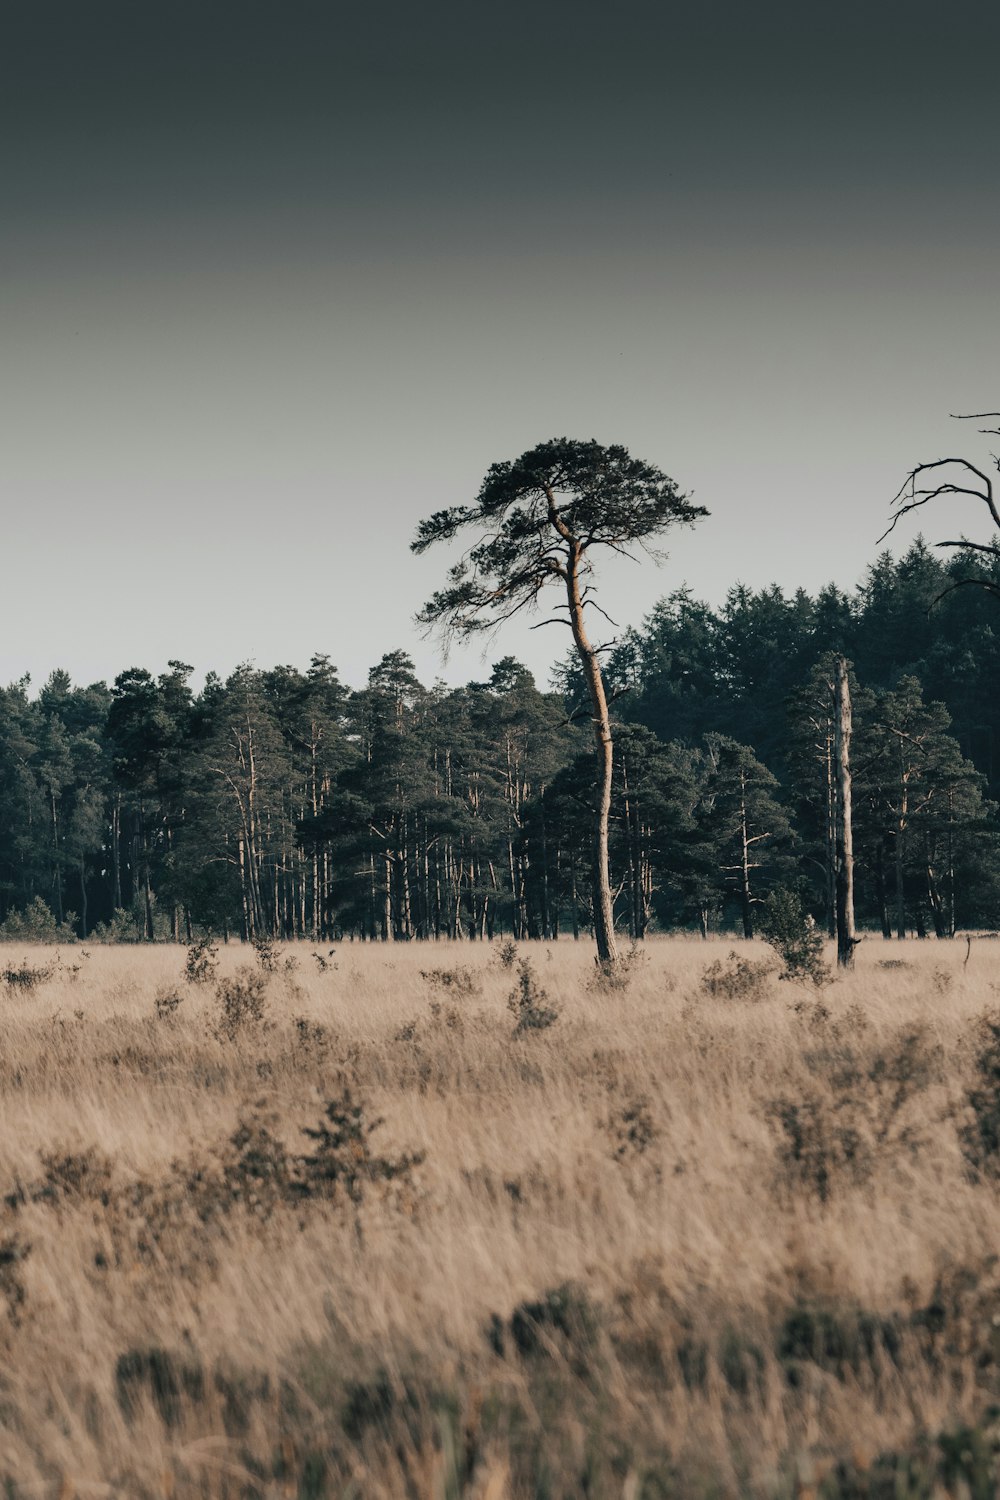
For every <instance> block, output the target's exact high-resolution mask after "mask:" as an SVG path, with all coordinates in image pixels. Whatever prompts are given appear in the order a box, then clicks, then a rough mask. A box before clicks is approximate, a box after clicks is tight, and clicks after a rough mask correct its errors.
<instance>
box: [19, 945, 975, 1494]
mask: <svg viewBox="0 0 1000 1500" xmlns="http://www.w3.org/2000/svg"><path fill="white" fill-rule="evenodd" d="M731 946H732V945H731V944H726V945H725V946H724V947H719V946H715V945H711V944H709V945H704V944H701V943H697V942H686V941H681V940H664V941H658V942H652V943H650V944H648V945H647V949H648V957H647V959H646V961H644V962H642V963H636V964H634V965H633V967H632V970H631V973H630V976H629V982H628V984H627V986H626V987H625V988H624V989H614V988H612V989H609V988H608V987H607V986H605V985H602V984H600V983H595V982H594V972H595V971H594V965H593V960H592V957H591V953H590V950H589V948H588V947H587V946H585V945H584V944H580V945H574V944H573V943H571V942H564V941H560V942H558V943H554V944H550V945H548V946H546V945H541V944H539V945H530V944H525V945H522V948H521V951H520V953H519V955H518V959H519V960H520V959H528V960H529V961H530V968H529V970H528V972H529V974H530V975H531V977H532V985H533V986H534V987H535V988H534V989H533V991H532V993H533V995H535V997H536V999H537V996H539V995H542V994H544V1001H545V1008H546V1010H547V1011H550V1012H551V1014H552V1019H551V1021H547V1023H546V1024H545V1025H544V1026H530V1025H522V1024H520V1022H519V1019H518V1018H519V1016H520V1015H521V1010H522V1009H523V1006H520V1008H519V1002H520V1001H521V1000H522V999H523V996H522V991H523V982H522V974H523V971H522V970H519V969H518V968H517V967H516V966H515V965H514V961H513V959H512V958H511V957H510V955H506V957H507V958H508V959H510V961H509V962H506V963H504V962H501V961H500V958H499V955H498V953H497V951H496V950H495V949H491V948H490V947H489V946H486V945H484V946H480V945H475V944H470V945H463V946H462V947H461V948H460V949H459V948H448V947H441V948H438V949H436V950H435V952H434V955H433V963H434V964H435V966H436V967H434V968H431V967H430V965H429V960H428V950H427V949H426V948H417V947H416V946H413V947H403V946H399V947H396V948H382V947H366V946H361V945H350V944H346V945H343V946H342V947H341V948H340V949H339V950H338V952H337V954H336V955H335V957H334V958H332V959H330V958H329V957H328V955H326V954H325V953H324V955H323V956H324V958H325V959H326V960H327V961H326V963H325V965H322V966H321V965H319V964H318V963H317V962H315V961H314V959H313V957H312V950H311V949H310V947H309V946H308V945H303V946H301V947H300V948H297V949H296V950H294V951H293V950H292V949H291V948H286V949H285V950H283V952H282V953H281V954H280V955H278V956H277V957H276V958H274V960H273V961H272V962H269V964H268V965H267V966H266V967H262V966H261V964H260V963H259V962H258V960H257V958H255V957H254V955H253V954H252V952H251V951H248V950H238V949H237V948H236V947H235V946H232V947H229V948H226V947H224V946H223V947H220V952H219V971H218V974H216V975H210V976H208V978H207V979H203V982H200V983H194V982H189V980H188V979H187V978H186V977H185V963H186V958H187V954H186V950H184V949H183V948H169V947H162V948H155V949H150V950H138V949H136V948H131V947H130V948H128V949H114V948H106V949H101V950H95V951H94V952H93V954H92V955H91V956H90V957H89V958H88V959H87V960H86V961H83V962H79V961H78V960H77V961H76V962H75V964H74V966H73V968H76V969H77V972H73V968H68V967H66V966H63V967H58V966H54V967H52V968H51V969H49V968H48V966H47V962H46V961H45V960H47V955H46V954H39V953H33V952H32V951H31V950H30V949H26V948H22V947H18V948H17V949H16V950H14V949H8V950H5V951H4V952H3V953H0V968H4V969H8V970H9V971H10V972H19V971H21V970H32V971H33V970H36V969H37V970H39V971H45V972H44V973H42V975H41V978H40V979H39V980H38V981H37V982H36V983H33V984H32V985H30V986H26V985H22V984H19V983H17V982H12V983H8V984H5V985H4V986H3V987H2V988H0V1027H2V1031H0V1037H2V1045H0V1195H2V1202H0V1346H2V1353H0V1476H2V1477H3V1479H4V1480H5V1481H6V1484H7V1491H8V1493H9V1494H10V1495H11V1496H20V1495H25V1496H27V1495H38V1494H52V1495H57V1494H58V1495H60V1496H64V1497H69V1496H71V1495H74V1494H78V1495H80V1496H81V1497H83V1496H87V1495H96V1494H102V1495H119V1494H120V1495H130V1496H131V1495H140V1496H146V1495H148V1496H154V1495H200V1496H216V1495H220V1496H221V1495H225V1496H244V1495H246V1496H266V1497H271V1496H279V1495H281V1496H285V1495H287V1496H297V1495H299V1496H303V1497H307V1496H319V1495H330V1496H337V1497H341V1496H348V1495H351V1496H366V1497H367V1496H376V1497H383V1496H384V1497H387V1500H388V1497H392V1500H396V1497H402V1496H413V1497H415V1500H424V1497H426V1500H430V1497H449V1500H450V1497H455V1500H457V1497H466V1500H472V1497H478V1500H483V1497H487V1496H489V1497H491V1500H514V1497H518V1500H520V1497H538V1500H541V1497H543V1496H544V1497H548V1500H563V1497H565V1500H570V1497H574V1500H575V1497H579V1496H584V1495H587V1496H597V1497H603V1496H615V1497H628V1500H638V1497H647V1500H648V1497H665V1496H677V1497H681V1496H683V1497H691V1500H703V1497H704V1500H707V1497H709V1496H712V1497H724V1496H725V1497H729V1496H732V1497H741V1496H753V1497H758V1496H759V1497H775V1500H778V1497H789V1500H790V1497H792V1496H793V1495H799V1496H806V1495H810V1494H811V1495H814V1496H828V1497H833V1496H844V1497H846V1496H859V1497H860V1496H864V1495H871V1496H881V1495H887V1496H888V1495H892V1496H897V1495H902V1496H911V1495H912V1496H914V1497H915V1496H918V1495H931V1494H935V1493H937V1492H938V1491H935V1489H934V1486H935V1485H937V1486H939V1491H940V1493H943V1494H947V1493H951V1494H956V1495H958V1494H969V1495H973V1496H979V1495H984V1496H985V1495H993V1494H995V1493H996V1492H997V1489H996V1486H997V1477H996V1469H995V1456H994V1444H995V1437H996V1433H995V1427H994V1423H995V1414H996V1410H997V1408H996V1407H995V1406H994V1403H996V1402H997V1400H998V1397H1000V1374H998V1365H997V1359H998V1357H1000V1331H998V1330H1000V1261H998V1259H997V1252H998V1250H1000V1197H998V1193H997V1185H996V1179H995V1178H994V1175H993V1169H994V1163H993V1156H992V1154H991V1151H992V1148H991V1145H990V1143H991V1142H992V1141H994V1140H997V1139H1000V1136H998V1135H997V1133H996V1132H997V1131H998V1130H1000V1083H998V1084H997V1086H996V1088H994V1082H993V1081H991V1080H994V1072H995V1070H994V1071H993V1072H991V1068H992V1062H991V1060H990V1059H991V1056H992V1054H991V1053H990V1051H989V1048H990V1046H991V1045H992V1046H993V1047H994V1051H995V1050H996V1036H997V1034H998V1033H997V1032H995V1031H991V1030H990V1028H989V1025H988V1024H984V1023H983V1021H982V1019H981V1018H982V1017H983V1015H984V1013H986V1012H988V1011H990V1010H991V1009H992V1008H993V1007H994V1006H995V1005H997V1003H998V999H997V994H996V985H997V983H1000V947H996V945H993V944H990V943H987V942H985V941H984V942H982V943H979V944H974V945H973V949H972V955H971V958H970V960H969V962H968V965H967V966H964V967H963V963H962V960H963V958H964V956H965V947H964V944H963V945H961V946H960V945H957V944H954V945H953V944H944V943H936V944H935V943H926V944H920V943H910V944H892V945H887V944H883V943H881V942H880V941H869V942H867V943H865V944H864V945H863V946H862V947H861V949H860V950H859V955H858V961H857V967H856V969H855V971H854V972H853V973H851V974H849V975H847V976H845V977H842V978H840V979H838V980H837V982H836V983H835V984H833V985H831V986H830V987H828V988H827V989H825V990H823V991H822V993H818V992H817V991H816V990H815V989H814V987H812V986H808V987H806V986H804V985H803V986H798V987H797V986H795V985H793V984H788V983H778V982H777V980H776V979H775V977H774V975H773V972H771V971H770V970H769V969H768V967H767V966H766V965H764V964H763V963H761V965H760V972H759V974H758V975H757V977H756V978H755V981H754V984H753V985H750V986H748V987H747V988H746V989H745V990H743V991H741V990H740V987H739V986H736V987H735V990H733V992H731V993H729V992H727V991H726V989H725V987H723V988H722V989H721V990H720V988H719V986H718V984H717V983H713V981H712V977H711V975H710V976H709V982H708V984H707V985H706V984H705V982H704V980H705V973H706V970H708V969H709V967H710V963H711V962H713V961H714V960H716V959H720V958H721V959H722V961H724V962H725V961H728V960H726V955H727V954H728V951H729V948H730V947H731ZM740 951H741V953H745V954H746V955H747V956H748V957H751V958H753V959H754V960H755V961H759V960H761V959H763V958H764V957H765V956H766V953H765V950H763V949H758V948H757V947H756V946H752V947H750V946H748V947H746V948H745V949H744V948H741V950H740ZM887 958H888V959H893V960H902V963H903V966H902V967H892V968H885V967H882V964H883V962H884V961H885V960H886V959H887ZM288 960H292V962H289V961H288ZM251 970H252V972H251ZM451 971H454V975H455V977H454V979H448V978H442V975H443V974H447V973H449V972H451ZM258 976H259V977H258ZM512 999H513V1000H514V1005H513V1007H511V1000H512ZM538 1004H541V1001H538ZM997 1077H1000V1075H997ZM994 1108H995V1109H996V1110H997V1120H996V1122H994V1124H995V1128H994V1125H991V1123H990V1118H989V1116H990V1110H991V1109H994ZM970 1143H971V1144H970ZM973 1147H974V1149H973ZM962 1485H964V1486H965V1488H964V1489H962V1488H961V1486H962Z"/></svg>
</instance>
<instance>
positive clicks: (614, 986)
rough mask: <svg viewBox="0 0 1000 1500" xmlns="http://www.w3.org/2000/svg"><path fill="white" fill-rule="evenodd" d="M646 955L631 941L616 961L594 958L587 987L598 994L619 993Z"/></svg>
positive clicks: (636, 971) (635, 972) (626, 987)
mask: <svg viewBox="0 0 1000 1500" xmlns="http://www.w3.org/2000/svg"><path fill="white" fill-rule="evenodd" d="M647 958H648V955H647V954H646V953H645V951H644V950H643V949H642V948H640V947H639V945H638V943H633V944H632V945H631V947H629V948H628V949H627V950H626V951H625V952H624V953H622V954H621V955H620V956H619V958H618V959H617V961H614V962H612V961H610V960H608V959H603V960H602V959H599V958H595V959H594V973H593V975H592V976H591V979H590V983H589V986H588V988H589V989H591V990H593V991H594V992H595V993H597V994H599V995H612V994H620V993H621V992H622V991H624V990H627V989H628V987H629V985H630V984H631V983H632V980H633V979H634V978H635V976H636V974H637V973H638V972H639V970H640V968H641V967H642V965H643V964H644V963H646V962H647Z"/></svg>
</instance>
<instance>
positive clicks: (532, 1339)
mask: <svg viewBox="0 0 1000 1500" xmlns="http://www.w3.org/2000/svg"><path fill="white" fill-rule="evenodd" d="M597 1330H598V1318H597V1313H596V1311H595V1309H594V1307H593V1305H592V1304H591V1302H590V1300H589V1298H588V1297H587V1294H586V1292H585V1291H584V1290H583V1289H582V1288H581V1287H577V1286H574V1285H573V1283H572V1282H565V1283H564V1284H563V1285H562V1286H557V1287H553V1288H552V1289H551V1290H550V1291H546V1292H543V1293H542V1295H541V1297H539V1298H538V1300H537V1301H535V1302H522V1303H520V1305H519V1306H518V1307H515V1308H514V1311H513V1312H512V1313H511V1315H510V1317H509V1319H507V1320H506V1321H504V1320H503V1319H501V1318H498V1317H496V1316H495V1315H494V1317H493V1318H492V1319H491V1320H490V1325H489V1330H488V1338H489V1341H490V1344H491V1345H492V1347H493V1349H494V1351H495V1352H496V1353H497V1354H501V1355H503V1354H506V1353H508V1352H511V1353H516V1354H519V1355H520V1356H521V1357H522V1358H531V1357H532V1356H537V1355H546V1354H550V1353H552V1352H553V1351H554V1349H555V1348H556V1347H558V1346H559V1345H560V1344H561V1345H563V1346H565V1345H569V1346H576V1348H577V1349H578V1350H579V1351H581V1352H583V1353H585V1354H586V1353H589V1351H590V1350H591V1349H592V1347H593V1344H594V1341H595V1339H596V1337H597Z"/></svg>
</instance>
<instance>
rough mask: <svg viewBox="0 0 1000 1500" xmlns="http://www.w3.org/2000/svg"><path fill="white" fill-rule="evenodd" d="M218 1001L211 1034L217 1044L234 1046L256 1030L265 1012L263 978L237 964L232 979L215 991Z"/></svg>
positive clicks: (249, 968) (261, 975)
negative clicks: (225, 1042) (232, 1044)
mask: <svg viewBox="0 0 1000 1500" xmlns="http://www.w3.org/2000/svg"><path fill="white" fill-rule="evenodd" d="M215 994H216V999H217V1001H218V1014H217V1016H216V1021H215V1026H214V1028H213V1029H214V1032H215V1035H216V1036H217V1037H218V1038H219V1040H220V1041H227V1042H234V1041H235V1040H236V1039H237V1037H239V1036H242V1035H243V1034H245V1033H246V1032H252V1031H256V1030H258V1029H259V1027H260V1025H261V1023H262V1021H263V1020H264V1016H265V1014H266V1011H267V974H266V973H263V972H261V971H260V970H258V969H251V967H250V966H249V964H241V965H240V967H239V968H238V969H237V970H236V973H235V974H234V975H233V976H232V978H223V979H220V980H219V981H218V983H217V984H216V987H215Z"/></svg>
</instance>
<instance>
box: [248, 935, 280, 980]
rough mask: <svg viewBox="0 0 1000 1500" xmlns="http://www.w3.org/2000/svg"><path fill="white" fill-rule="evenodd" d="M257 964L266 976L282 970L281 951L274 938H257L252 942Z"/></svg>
mask: <svg viewBox="0 0 1000 1500" xmlns="http://www.w3.org/2000/svg"><path fill="white" fill-rule="evenodd" d="M252 946H253V951H254V953H255V954H256V957H257V962H258V963H259V964H260V967H261V970H262V972H263V973H265V974H277V972H278V970H279V969H280V968H281V949H280V948H279V947H278V945H277V943H276V942H275V941H274V939H273V938H269V937H255V938H254V939H253V940H252Z"/></svg>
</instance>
